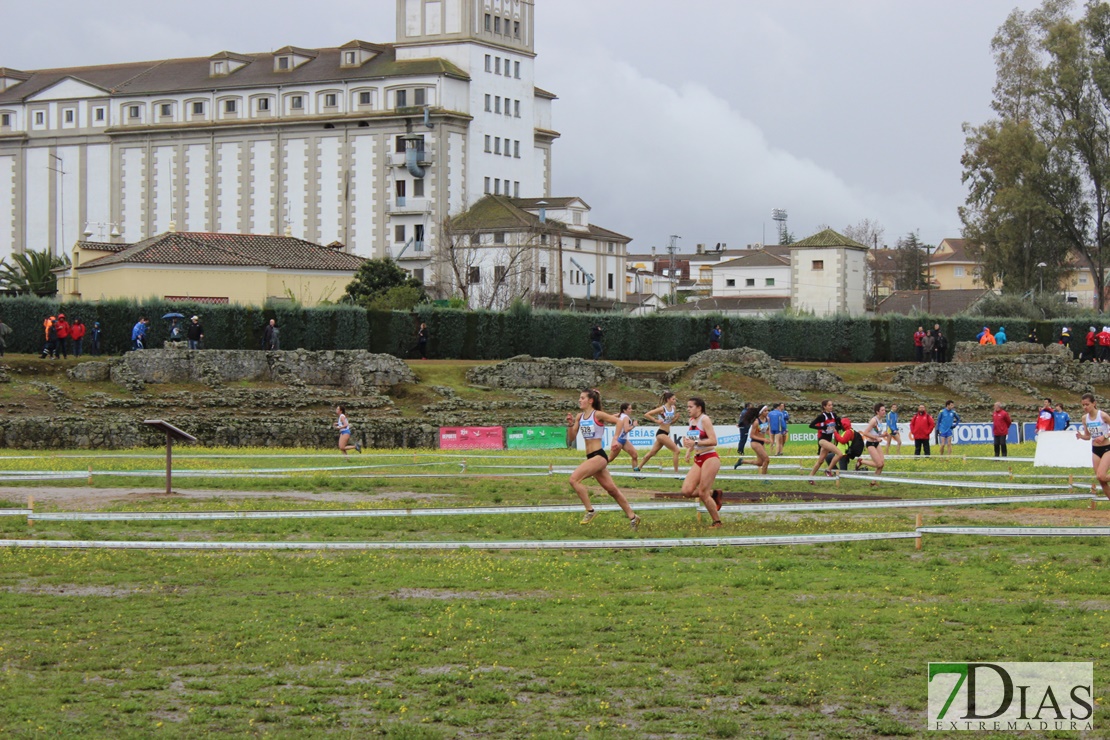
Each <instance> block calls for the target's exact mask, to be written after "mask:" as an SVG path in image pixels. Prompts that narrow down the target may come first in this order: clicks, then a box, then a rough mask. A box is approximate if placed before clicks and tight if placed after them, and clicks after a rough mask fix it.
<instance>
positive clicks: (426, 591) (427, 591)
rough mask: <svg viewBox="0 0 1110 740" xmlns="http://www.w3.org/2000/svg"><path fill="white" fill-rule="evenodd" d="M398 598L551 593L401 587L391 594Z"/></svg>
mask: <svg viewBox="0 0 1110 740" xmlns="http://www.w3.org/2000/svg"><path fill="white" fill-rule="evenodd" d="M390 595H391V596H393V597H394V598H396V599H433V600H435V601H452V600H454V599H468V600H482V599H507V600H516V599H547V598H550V596H551V595H550V594H548V593H546V592H544V591H516V592H509V591H451V590H449V589H442V588H401V589H398V590H396V591H394V592H392V593H391V594H390Z"/></svg>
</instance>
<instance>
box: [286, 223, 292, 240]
mask: <svg viewBox="0 0 1110 740" xmlns="http://www.w3.org/2000/svg"><path fill="white" fill-rule="evenodd" d="M285 236H287V237H292V236H293V226H292V224H285Z"/></svg>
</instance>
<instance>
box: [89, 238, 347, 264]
mask: <svg viewBox="0 0 1110 740" xmlns="http://www.w3.org/2000/svg"><path fill="white" fill-rule="evenodd" d="M112 246H115V247H119V246H123V247H124V248H123V249H122V250H120V251H118V252H117V253H116V254H110V255H107V256H105V257H100V258H98V259H95V260H91V261H89V262H86V263H85V264H83V265H81V266H80V267H79V268H78V269H86V268H91V267H104V266H106V265H117V264H125V263H127V264H155V265H213V266H224V267H271V268H274V269H279V270H334V271H349V272H353V271H355V270H357V269H358V267H359V265H361V264H362V263H363V261H364V260H363V258H362V257H358V256H356V255H353V254H348V253H346V252H341V251H339V250H336V249H331V248H328V247H321V246H320V245H318V244H313V243H312V242H306V241H304V240H303V239H295V238H293V237H288V236H268V235H258V234H213V233H193V232H167V233H165V234H159V235H157V236H152V237H150V238H149V239H144V240H143V241H141V242H137V243H135V244H128V245H118V244H116V245H112Z"/></svg>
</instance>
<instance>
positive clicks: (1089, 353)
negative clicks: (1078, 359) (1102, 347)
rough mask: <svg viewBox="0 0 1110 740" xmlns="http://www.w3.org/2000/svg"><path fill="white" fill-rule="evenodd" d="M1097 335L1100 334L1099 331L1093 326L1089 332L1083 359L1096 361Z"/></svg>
mask: <svg viewBox="0 0 1110 740" xmlns="http://www.w3.org/2000/svg"><path fill="white" fill-rule="evenodd" d="M1097 335H1098V332H1096V331H1095V327H1093V326H1092V327H1091V328H1090V330H1089V331H1088V332H1087V350H1086V352H1084V354H1083V359H1084V360H1085V361H1086V362H1094V361H1095V337H1096V336H1097Z"/></svg>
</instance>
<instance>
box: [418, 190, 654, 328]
mask: <svg viewBox="0 0 1110 740" xmlns="http://www.w3.org/2000/svg"><path fill="white" fill-rule="evenodd" d="M446 231H447V233H445V234H444V238H445V240H446V243H445V249H443V250H441V257H440V259H441V260H442V262H441V263H440V264H438V265H437V266H436V271H437V274H438V275H440V276H446V280H447V281H448V282H447V283H444V284H442V285H440V286H438V287H439V289H440V292H441V293H444V294H452V293H453V294H465V295H466V296H467V300H468V302H469V303H470V305H471V307H474V308H505V307H507V306H508V305H509V304H511V303H512V302H513V301H514V300H516V299H521V300H525V301H527V302H528V303H535V304H541V305H552V304H554V305H555V306H559V305H560V303H561V304H562V307H564V308H567V307H569V306H568V305H567V304H568V302H570V301H574V302H578V301H582V302H585V301H586V300H587V299H589V300H591V301H597V302H606V301H607V302H609V303H610V304H617V305H619V304H623V303H624V302H625V296H626V293H627V286H628V283H627V279H626V269H625V265H626V262H627V251H628V244H629V242H631V241H632V239H631V237H627V236H624V235H623V234H619V233H617V232H615V231H611V230H609V229H605V228H602V227H601V226H598V225H597V224H594V223H592V222H591V219H590V206H589V205H588V204H587V203H586V202H585V201H584V200H582V199H581V198H573V197H569V198H509V197H506V196H504V195H500V196H499V195H488V196H486V197H484V198H482V199H481V200H479V201H478V202H477V203H475V204H474V206H473V207H472V208H470V209H469V210H468V211H466V212H465V213H462V214H459V215H458V216H456V217H455V218H453V219H451V221H450V222H449V225H448V227H447V229H446ZM418 276H419V275H418ZM559 296H562V297H563V300H562V301H560V299H559Z"/></svg>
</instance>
